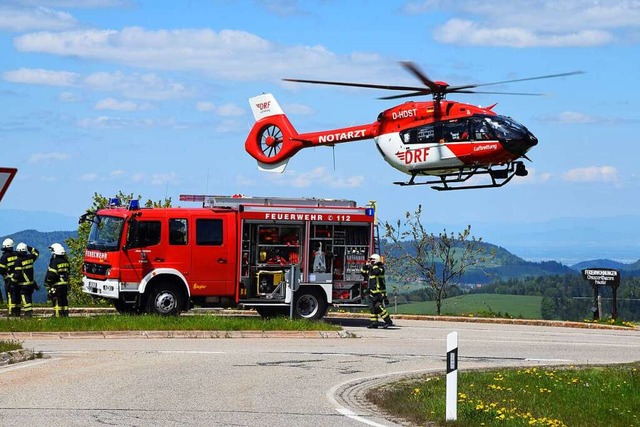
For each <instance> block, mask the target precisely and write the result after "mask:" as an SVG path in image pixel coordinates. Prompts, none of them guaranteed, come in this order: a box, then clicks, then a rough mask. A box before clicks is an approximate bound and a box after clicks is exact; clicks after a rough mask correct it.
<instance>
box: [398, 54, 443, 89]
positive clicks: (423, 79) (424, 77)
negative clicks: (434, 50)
mask: <svg viewBox="0 0 640 427" xmlns="http://www.w3.org/2000/svg"><path fill="white" fill-rule="evenodd" d="M400 65H402V66H403V67H404V68H406V69H407V70H408V71H410V72H411V73H412V74H413V75H414V76H416V77H417V78H418V80H420V81H421V82H422V83H424V85H425V86H427V87H428V88H429V89H431V90H432V91H433V92H440V91H442V89H443V87H442V86H440V85H437V84H436V82H434V81H433V80H431V79H430V78H429V77H427V75H426V74H425V73H423V72H422V70H420V69H419V68H418V66H417V65H416V64H414V63H413V62H411V61H402V62H400Z"/></svg>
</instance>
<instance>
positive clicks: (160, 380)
mask: <svg viewBox="0 0 640 427" xmlns="http://www.w3.org/2000/svg"><path fill="white" fill-rule="evenodd" d="M334 321H338V322H341V323H342V324H343V325H344V327H345V329H346V330H347V331H349V332H351V333H353V334H354V335H355V336H356V337H355V338H311V339H310V338H277V337H270V338H241V339H235V338H233V339H225V338H219V339H184V338H169V339H151V338H139V337H138V338H121V339H104V338H98V339H96V338H95V337H94V338H83V337H74V338H59V337H55V338H45V339H41V338H39V339H27V340H25V342H24V346H25V347H27V348H32V349H34V350H35V351H41V352H43V353H44V354H45V355H46V356H47V358H45V359H41V360H35V361H30V362H24V363H19V364H16V365H9V366H5V367H1V368H0V425H2V426H25V425H29V426H48V427H51V426H98V425H99V426H102V425H117V426H154V427H160V426H185V425H188V426H205V425H206V426H256V425H263V426H314V427H317V426H364V425H369V426H393V425H401V424H402V423H401V422H400V421H398V420H395V421H394V420H393V419H391V418H390V417H385V416H384V415H382V414H380V413H379V412H378V411H376V408H374V407H371V406H370V405H369V404H368V403H367V401H366V399H364V393H365V391H366V390H367V389H368V388H370V387H372V386H374V385H376V384H380V383H382V382H387V381H391V380H394V379H399V378H402V377H403V376H407V375H409V376H411V375H416V374H418V373H424V372H439V373H443V372H444V370H445V353H446V336H447V334H448V333H449V332H452V331H457V332H458V340H459V357H460V359H459V368H460V370H464V369H473V368H480V367H506V366H525V365H526V366H539V365H553V364H566V365H576V364H607V363H620V362H631V361H634V360H639V359H640V331H638V330H623V331H621V330H588V329H574V328H561V327H544V326H523V325H505V324H488V323H483V324H480V323H454V322H438V321H414V320H398V321H397V323H398V324H399V326H400V327H399V328H397V329H389V330H384V329H378V330H369V329H366V328H365V327H364V326H365V325H366V321H363V320H354V319H350V320H347V319H344V320H334Z"/></svg>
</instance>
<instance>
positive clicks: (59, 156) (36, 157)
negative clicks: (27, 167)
mask: <svg viewBox="0 0 640 427" xmlns="http://www.w3.org/2000/svg"><path fill="white" fill-rule="evenodd" d="M70 158H71V155H70V154H69V153H57V152H52V153H35V154H32V155H31V157H29V163H51V162H58V161H63V160H69V159H70Z"/></svg>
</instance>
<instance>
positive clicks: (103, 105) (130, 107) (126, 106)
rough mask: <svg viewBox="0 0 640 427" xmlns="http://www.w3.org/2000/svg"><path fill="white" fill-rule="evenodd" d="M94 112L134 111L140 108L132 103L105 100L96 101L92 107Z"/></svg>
mask: <svg viewBox="0 0 640 427" xmlns="http://www.w3.org/2000/svg"><path fill="white" fill-rule="evenodd" d="M94 108H95V109H96V110H115V111H135V110H140V109H141V107H140V106H139V105H138V104H136V103H135V102H133V101H118V100H117V99H114V98H106V99H102V100H100V101H98V102H97V103H96V105H95V106H94Z"/></svg>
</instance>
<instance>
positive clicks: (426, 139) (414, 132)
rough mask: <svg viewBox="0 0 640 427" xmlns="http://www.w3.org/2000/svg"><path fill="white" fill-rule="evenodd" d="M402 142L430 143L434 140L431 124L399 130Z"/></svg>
mask: <svg viewBox="0 0 640 427" xmlns="http://www.w3.org/2000/svg"><path fill="white" fill-rule="evenodd" d="M400 138H402V142H403V143H404V144H430V143H433V142H434V140H435V132H434V129H433V125H427V126H421V127H419V128H414V129H409V130H406V131H404V132H400Z"/></svg>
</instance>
